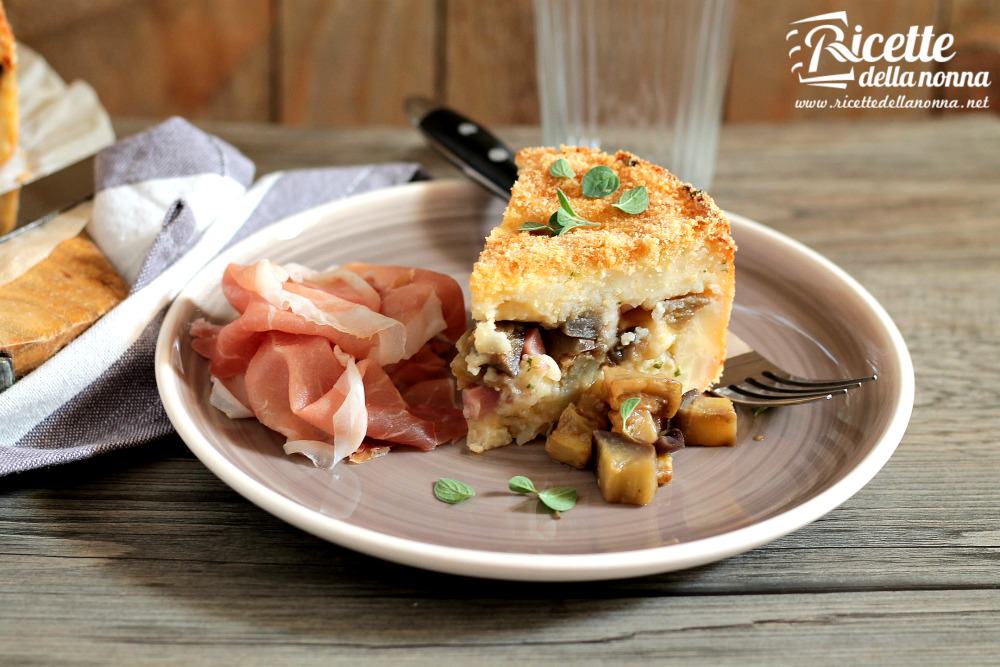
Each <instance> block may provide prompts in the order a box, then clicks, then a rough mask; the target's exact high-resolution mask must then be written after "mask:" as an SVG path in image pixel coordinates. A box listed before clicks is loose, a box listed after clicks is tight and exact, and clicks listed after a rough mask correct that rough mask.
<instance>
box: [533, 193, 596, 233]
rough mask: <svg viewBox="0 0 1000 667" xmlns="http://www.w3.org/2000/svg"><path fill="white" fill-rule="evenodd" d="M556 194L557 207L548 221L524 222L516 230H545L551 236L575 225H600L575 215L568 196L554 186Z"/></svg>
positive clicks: (566, 230)
mask: <svg viewBox="0 0 1000 667" xmlns="http://www.w3.org/2000/svg"><path fill="white" fill-rule="evenodd" d="M556 196H557V197H558V198H559V208H558V209H556V212H555V213H553V214H552V216H551V217H550V218H549V221H548V223H545V224H543V223H541V222H525V223H524V224H522V225H521V226H520V227H518V231H522V232H547V233H549V234H551V235H553V236H562V235H563V234H565V233H566V232H568V231H569V230H571V229H574V228H576V227H600V225H599V224H598V223H596V222H591V221H590V220H585V219H584V218H581V217H580V216H579V215H577V212H576V211H575V210H573V205H572V204H571V203H570V201H569V197H567V196H566V193H565V192H563V191H562V190H561V189H560V188H556Z"/></svg>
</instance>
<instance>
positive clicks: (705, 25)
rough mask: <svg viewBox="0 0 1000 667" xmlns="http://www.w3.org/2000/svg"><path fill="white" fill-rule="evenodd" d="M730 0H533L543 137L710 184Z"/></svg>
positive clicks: (727, 47) (725, 66) (725, 65)
mask: <svg viewBox="0 0 1000 667" xmlns="http://www.w3.org/2000/svg"><path fill="white" fill-rule="evenodd" d="M732 17H733V5H732V1H731V0H535V40H536V47H537V48H536V60H537V68H538V89H539V100H540V103H541V119H542V133H543V136H544V139H545V143H546V144H548V145H553V146H558V145H559V144H572V145H581V146H592V147H603V148H604V149H605V150H617V149H619V148H622V149H626V150H629V151H632V152H634V153H635V154H636V155H638V156H640V157H642V158H645V159H648V160H650V161H652V162H656V163H658V164H661V165H663V166H665V167H667V168H668V169H670V170H671V171H672V172H674V173H675V174H677V176H679V177H680V178H681V179H683V180H685V181H689V182H691V183H693V184H694V185H696V186H698V187H700V188H707V187H708V186H709V185H710V183H711V181H712V176H713V175H714V173H715V157H716V152H717V150H718V143H719V127H720V124H721V122H722V102H723V97H724V94H725V89H726V79H727V75H728V72H729V62H730V56H731V44H730V34H731V28H732Z"/></svg>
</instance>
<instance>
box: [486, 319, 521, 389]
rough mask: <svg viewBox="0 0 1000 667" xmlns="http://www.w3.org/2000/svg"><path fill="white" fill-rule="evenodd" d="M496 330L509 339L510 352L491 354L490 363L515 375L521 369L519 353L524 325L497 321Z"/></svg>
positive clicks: (508, 373)
mask: <svg viewBox="0 0 1000 667" xmlns="http://www.w3.org/2000/svg"><path fill="white" fill-rule="evenodd" d="M496 327H497V331H499V332H500V333H502V334H503V335H504V336H506V337H507V340H509V341H510V352H508V353H506V354H495V355H493V359H492V362H491V363H492V364H493V365H494V366H496V367H497V368H498V369H500V370H501V371H503V372H504V373H506V374H507V375H515V376H516V375H517V374H518V372H520V370H521V354H522V353H523V352H524V335H525V331H524V325H523V324H518V323H517V322H497V325H496Z"/></svg>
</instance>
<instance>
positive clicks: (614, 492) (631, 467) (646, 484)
mask: <svg viewBox="0 0 1000 667" xmlns="http://www.w3.org/2000/svg"><path fill="white" fill-rule="evenodd" d="M594 443H595V445H596V447H597V486H598V487H600V489H601V495H602V496H603V497H604V500H605V501H607V502H609V503H623V504H628V505H648V504H649V503H650V502H651V501H652V500H653V497H654V496H655V495H656V489H657V487H658V486H659V484H658V483H657V467H656V450H655V449H654V448H653V446H652V445H648V444H645V443H639V442H633V441H631V440H629V439H628V438H625V437H622V436H620V435H618V434H617V433H609V432H607V431H594Z"/></svg>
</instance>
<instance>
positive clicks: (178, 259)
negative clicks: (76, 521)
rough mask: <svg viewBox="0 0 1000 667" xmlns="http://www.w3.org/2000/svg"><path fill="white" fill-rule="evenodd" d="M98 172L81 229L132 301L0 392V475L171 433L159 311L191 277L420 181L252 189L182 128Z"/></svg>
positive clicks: (332, 178) (173, 122) (275, 183)
mask: <svg viewBox="0 0 1000 667" xmlns="http://www.w3.org/2000/svg"><path fill="white" fill-rule="evenodd" d="M95 171H96V174H95V181H96V184H95V185H96V189H95V193H96V194H95V197H94V203H93V215H92V219H91V221H90V222H89V223H88V225H87V227H86V229H87V232H88V233H89V234H90V236H91V237H92V238H93V239H94V241H95V242H96V243H97V244H98V245H99V246H100V248H101V250H102V251H104V253H105V254H106V255H107V256H108V259H109V260H110V261H111V263H112V264H114V265H115V267H116V268H117V269H118V271H119V273H121V275H122V276H123V277H124V278H125V280H126V281H127V282H129V283H130V284H131V286H132V289H131V292H130V294H129V296H128V298H126V299H125V300H124V301H123V302H122V303H120V304H118V306H116V307H115V308H114V309H113V310H111V311H110V312H109V313H107V314H106V315H105V316H104V317H102V318H101V319H100V320H98V321H97V322H96V323H95V324H94V325H93V326H91V327H90V328H89V329H88V330H87V331H86V332H84V333H83V334H82V335H81V336H80V337H79V338H77V339H76V340H74V341H73V342H72V343H70V344H69V345H67V346H66V347H65V348H63V349H62V350H60V351H59V352H58V353H57V354H56V355H55V356H54V357H52V358H51V359H49V360H48V361H47V362H45V363H44V364H42V365H41V366H40V367H39V368H37V369H36V370H35V371H33V372H31V373H29V374H28V375H27V376H25V377H24V378H22V379H20V380H19V381H18V382H16V383H15V384H14V385H13V386H12V387H10V388H9V389H7V390H6V391H3V392H0V475H8V474H10V473H15V472H22V471H25V470H30V469H32V468H40V467H43V466H50V465H56V464H61V463H68V462H71V461H76V460H80V459H84V458H89V457H91V456H95V455H97V454H101V453H104V452H109V451H113V450H116V449H121V448H124V447H130V446H133V445H138V444H142V443H145V442H148V441H150V440H152V439H154V438H157V437H160V436H163V435H165V434H167V433H169V432H171V430H172V428H171V425H170V421H169V420H168V419H167V416H166V413H165V412H164V410H163V406H162V405H161V403H160V398H159V395H158V393H157V390H156V379H155V377H154V373H153V352H154V348H155V346H156V337H157V333H158V332H159V328H160V323H161V322H162V321H163V315H164V313H165V311H166V307H167V306H168V305H169V304H170V302H171V300H173V298H174V297H175V296H176V295H177V293H178V292H179V291H180V289H181V288H182V287H183V286H184V285H185V283H186V282H187V281H188V280H189V279H190V278H191V277H192V276H193V275H194V274H195V273H196V272H197V271H198V269H200V268H201V267H202V266H204V265H205V264H206V263H207V262H208V261H209V260H210V259H212V258H213V257H214V256H215V255H217V254H218V253H219V252H220V251H221V250H223V249H224V248H226V247H228V246H229V245H232V244H233V243H235V242H237V241H239V240H241V239H243V238H245V237H247V236H248V235H250V234H252V233H253V232H255V231H257V230H259V229H261V228H263V227H265V226H267V225H269V224H271V223H273V222H277V221H278V220H281V219H282V218H285V217H288V216H289V215H292V214H294V213H297V212H299V211H303V210H306V209H309V208H313V207H315V206H319V205H321V204H325V203H327V202H330V201H333V200H335V199H340V198H343V197H346V196H349V195H353V194H357V193H360V192H367V191H370V190H375V189H378V188H383V187H388V186H391V185H397V184H400V183H406V182H408V181H411V180H413V179H414V178H417V177H418V175H419V173H420V171H419V167H418V165H416V164H412V163H392V164H380V165H368V166H360V167H344V168H324V169H304V170H297V171H286V172H276V173H273V174H268V175H267V176H264V177H263V178H261V179H260V180H258V181H257V182H256V183H253V176H254V165H253V163H252V162H251V161H250V160H249V159H247V158H246V157H245V156H244V155H242V154H241V153H240V152H239V151H237V150H236V149H235V148H233V147H232V146H230V145H229V144H227V143H225V142H224V141H221V140H220V139H218V138H217V137H214V136H212V135H209V134H206V133H204V132H202V131H201V130H199V129H197V128H195V127H194V126H193V125H191V124H189V123H187V122H186V121H184V120H181V119H179V118H173V119H170V120H167V121H165V122H164V123H162V124H160V125H157V126H156V127H153V128H152V129H150V130H147V131H145V132H143V133H141V134H137V135H134V136H132V137H128V138H126V139H124V140H122V141H119V142H118V143H116V144H114V145H113V146H110V147H108V148H106V149H104V151H103V152H102V153H101V154H100V155H99V156H98V160H97V164H96V169H95ZM251 184H252V185H251Z"/></svg>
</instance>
